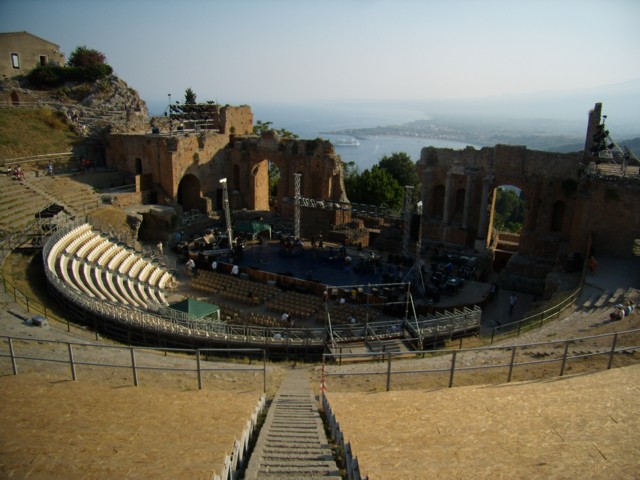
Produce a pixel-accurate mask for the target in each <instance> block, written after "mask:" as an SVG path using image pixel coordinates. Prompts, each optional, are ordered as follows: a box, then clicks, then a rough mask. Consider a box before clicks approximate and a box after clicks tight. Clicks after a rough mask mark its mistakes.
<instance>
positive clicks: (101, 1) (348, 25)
mask: <svg viewBox="0 0 640 480" xmlns="http://www.w3.org/2000/svg"><path fill="white" fill-rule="evenodd" d="M639 20H640V1H638V0H486V1H485V0H446V1H445V0H439V1H431V0H415V1H412V0H396V1H391V0H379V1H376V0H341V1H339V0H233V1H232V0H217V1H216V0H208V1H206V0H182V1H178V0H172V1H169V0H126V1H125V0H109V1H107V0H0V31H2V32H12V31H23V30H26V31H29V32H30V33H33V34H34V35H37V36H40V37H43V38H45V39H47V40H50V41H52V42H54V43H57V44H59V45H60V46H61V48H62V51H63V52H64V53H65V54H66V55H67V56H68V55H69V54H70V53H71V52H72V51H73V50H74V49H75V47H77V46H78V45H86V46H87V47H89V48H93V49H96V50H99V51H101V52H103V53H104V54H105V55H106V56H107V61H108V63H109V64H110V65H112V66H113V67H114V70H115V73H116V74H117V75H118V76H120V77H121V78H123V79H124V80H125V81H127V82H128V84H129V86H131V87H133V88H135V89H136V90H138V92H139V93H140V94H141V96H142V97H143V99H145V100H146V101H147V102H149V101H152V102H154V101H163V100H166V99H167V94H168V93H171V94H172V95H173V96H174V97H173V98H175V99H181V98H182V97H183V94H184V90H185V89H186V88H187V87H191V88H193V90H194V91H195V92H196V94H197V95H198V100H200V101H204V100H217V101H219V102H221V103H231V104H238V103H251V102H254V101H269V102H281V101H324V100H360V99H362V100H371V99H449V98H455V99H464V98H483V97H492V96H503V95H511V94H519V93H529V92H546V91H558V90H572V89H580V88H587V87H596V86H600V85H607V84H614V83H620V82H625V81H628V80H632V79H640V54H639V46H640V28H639ZM590 107H591V105H587V106H585V109H587V108H590Z"/></svg>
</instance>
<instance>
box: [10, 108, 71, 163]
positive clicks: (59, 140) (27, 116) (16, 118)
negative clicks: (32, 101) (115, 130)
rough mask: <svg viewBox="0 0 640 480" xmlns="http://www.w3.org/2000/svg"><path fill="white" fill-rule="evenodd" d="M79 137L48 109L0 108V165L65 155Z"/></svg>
mask: <svg viewBox="0 0 640 480" xmlns="http://www.w3.org/2000/svg"><path fill="white" fill-rule="evenodd" d="M79 139H80V137H79V136H78V135H76V134H75V133H73V132H72V131H71V128H70V126H69V125H68V124H67V122H66V120H65V117H64V115H62V114H61V113H58V112H55V111H53V110H51V109H49V108H40V109H34V110H31V109H29V110H27V109H8V108H5V109H0V163H2V164H4V160H6V159H9V158H16V157H26V156H30V155H42V154H46V153H60V152H68V151H70V150H71V149H72V147H73V145H74V144H75V143H76V142H78V141H79Z"/></svg>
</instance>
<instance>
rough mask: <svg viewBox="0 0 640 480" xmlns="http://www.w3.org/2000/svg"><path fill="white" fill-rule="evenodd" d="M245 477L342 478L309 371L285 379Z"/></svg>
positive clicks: (297, 372)
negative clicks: (323, 422) (310, 380)
mask: <svg viewBox="0 0 640 480" xmlns="http://www.w3.org/2000/svg"><path fill="white" fill-rule="evenodd" d="M244 478H245V479H247V480H252V479H269V478H279V479H286V478H305V479H339V478H341V477H340V474H339V471H338V467H337V465H336V462H335V460H334V459H333V454H332V453H331V449H330V448H329V445H328V441H327V437H326V434H325V432H324V427H323V425H322V420H321V419H320V414H319V413H318V409H317V405H316V401H315V398H314V396H313V392H312V390H311V386H310V384H309V378H308V372H307V371H306V370H304V369H292V370H290V371H289V372H288V374H287V376H286V377H285V378H284V380H283V382H282V384H281V386H280V390H279V391H278V393H277V395H276V397H275V398H274V400H273V402H272V404H271V407H270V408H269V412H268V413H267V418H266V420H265V423H264V425H263V427H262V430H261V431H260V434H259V436H258V440H257V442H256V446H255V448H254V450H253V452H252V453H251V455H250V458H249V464H248V466H247V469H246V472H245V475H244Z"/></svg>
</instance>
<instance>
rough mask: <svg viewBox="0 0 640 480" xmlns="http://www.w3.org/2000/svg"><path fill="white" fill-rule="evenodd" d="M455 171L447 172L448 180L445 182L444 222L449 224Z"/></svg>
mask: <svg viewBox="0 0 640 480" xmlns="http://www.w3.org/2000/svg"><path fill="white" fill-rule="evenodd" d="M452 181H453V173H451V172H447V181H446V182H445V184H444V208H443V212H442V224H443V225H449V211H450V210H451V182H452Z"/></svg>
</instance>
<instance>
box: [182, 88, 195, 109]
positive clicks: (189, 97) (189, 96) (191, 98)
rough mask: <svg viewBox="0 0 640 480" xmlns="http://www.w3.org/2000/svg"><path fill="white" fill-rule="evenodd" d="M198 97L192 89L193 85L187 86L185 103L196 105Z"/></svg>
mask: <svg viewBox="0 0 640 480" xmlns="http://www.w3.org/2000/svg"><path fill="white" fill-rule="evenodd" d="M196 97H197V95H196V94H195V92H194V91H193V90H192V89H191V87H189V88H187V89H186V90H185V91H184V103H185V105H195V104H196Z"/></svg>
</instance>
